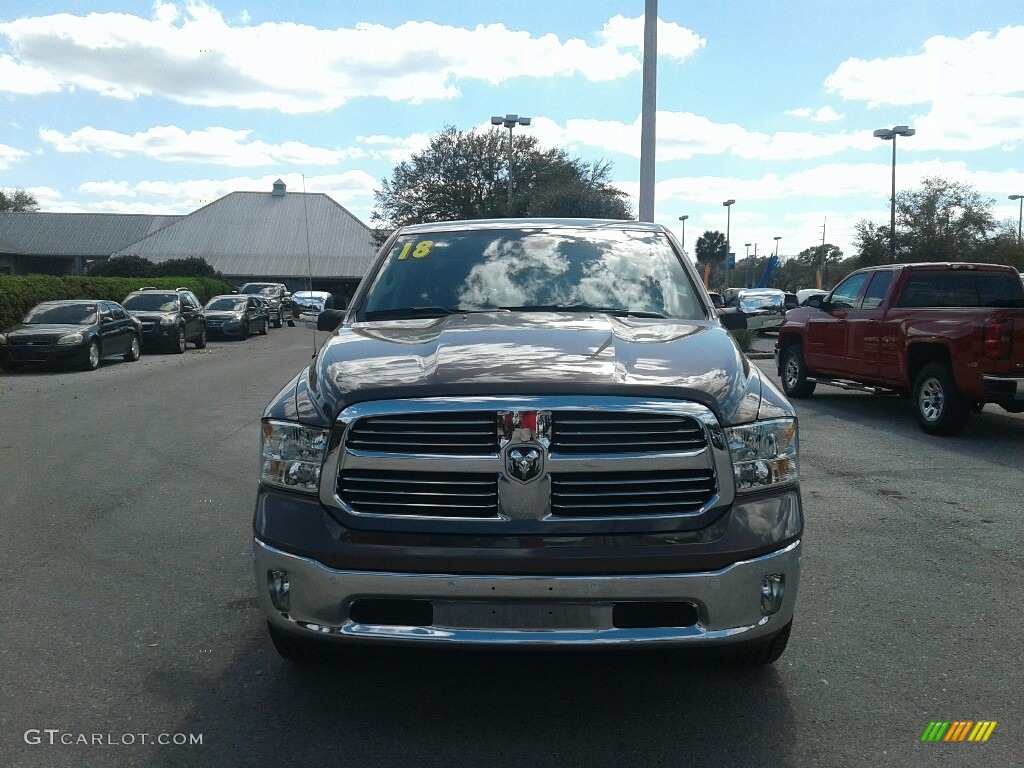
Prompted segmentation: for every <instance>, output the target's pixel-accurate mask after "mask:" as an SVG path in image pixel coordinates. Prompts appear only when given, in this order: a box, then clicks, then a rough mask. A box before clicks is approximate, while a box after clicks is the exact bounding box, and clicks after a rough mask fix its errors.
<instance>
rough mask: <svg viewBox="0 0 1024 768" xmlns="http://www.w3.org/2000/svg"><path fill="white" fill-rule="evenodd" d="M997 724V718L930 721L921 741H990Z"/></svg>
mask: <svg viewBox="0 0 1024 768" xmlns="http://www.w3.org/2000/svg"><path fill="white" fill-rule="evenodd" d="M996 725H997V723H996V721H995V720H978V721H974V720H954V721H952V722H950V721H949V720H945V721H941V720H940V721H937V722H931V723H928V727H927V728H925V729H924V733H922V734H921V741H988V737H989V736H991V735H992V731H994V730H995V729H996Z"/></svg>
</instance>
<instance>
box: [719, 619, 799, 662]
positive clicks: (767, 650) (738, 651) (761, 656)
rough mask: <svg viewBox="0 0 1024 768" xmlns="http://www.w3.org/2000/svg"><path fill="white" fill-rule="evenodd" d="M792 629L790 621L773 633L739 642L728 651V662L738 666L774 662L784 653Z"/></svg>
mask: <svg viewBox="0 0 1024 768" xmlns="http://www.w3.org/2000/svg"><path fill="white" fill-rule="evenodd" d="M792 630H793V622H792V621H790V622H789V624H787V625H786V626H784V627H783V628H782V629H780V630H779V631H778V632H776V633H775V634H772V635H768V636H767V637H759V638H758V639H757V640H748V641H747V642H745V643H740V644H739V645H737V646H735V647H734V648H733V649H731V650H730V651H729V656H728V659H729V661H730V663H732V664H735V665H736V666H740V667H763V666H766V665H768V664H774V663H775V662H776V661H778V660H779V657H781V656H782V654H783V653H785V651H786V646H787V645H788V644H789V633H790V632H791V631H792Z"/></svg>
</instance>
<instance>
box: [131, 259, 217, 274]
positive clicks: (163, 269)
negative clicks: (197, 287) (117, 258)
mask: <svg viewBox="0 0 1024 768" xmlns="http://www.w3.org/2000/svg"><path fill="white" fill-rule="evenodd" d="M125 258H127V257H125ZM221 276H222V275H221V274H220V272H218V271H217V270H215V269H214V268H213V265H211V264H210V262H208V261H207V260H206V259H203V258H200V257H199V256H190V257H189V258H187V259H168V260H167V261H161V262H159V263H158V264H154V265H153V266H152V267H151V268H150V270H149V275H148V277H212V278H220V277H221ZM140 277H147V275H140Z"/></svg>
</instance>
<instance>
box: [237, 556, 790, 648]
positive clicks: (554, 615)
mask: <svg viewBox="0 0 1024 768" xmlns="http://www.w3.org/2000/svg"><path fill="white" fill-rule="evenodd" d="M253 550H254V555H255V557H254V560H255V575H256V584H257V592H258V595H259V600H260V604H261V606H262V607H263V609H264V611H265V613H266V615H267V617H268V620H269V621H270V622H271V623H272V624H274V625H276V626H278V627H280V628H282V629H284V630H287V631H291V632H293V633H297V634H301V635H305V636H307V637H316V638H324V639H329V640H339V641H344V640H352V641H365V642H377V643H384V642H413V643H420V644H436V645H448V644H454V643H457V644H467V645H480V646H501V645H506V646H619V645H633V644H644V645H679V646H691V647H699V646H711V645H723V644H727V643H731V642H739V641H743V640H748V639H754V638H757V637H761V636H764V635H767V634H770V633H772V632H774V631H776V630H778V629H781V628H782V627H783V626H784V625H785V624H787V623H788V622H789V621H790V620H791V619H792V617H793V606H794V604H795V602H796V595H797V591H798V587H799V582H800V554H801V544H800V542H799V541H796V542H794V543H793V544H790V545H789V546H788V547H786V548H784V549H781V550H779V551H777V552H773V553H770V554H768V555H764V556H761V557H757V558H753V559H750V560H744V561H740V562H737V563H734V564H732V565H730V566H728V567H726V568H723V569H721V570H718V571H711V572H704V573H679V574H643V575H625V576H488V575H478V576H464V575H447V574H407V573H371V572H357V571H343V570H334V569H331V568H327V567H326V566H324V565H322V564H321V563H318V562H316V561H314V560H311V559H308V558H304V557H298V556H296V555H291V554H289V553H287V552H283V551H281V550H278V549H275V548H273V547H270V546H268V545H266V544H264V543H263V542H261V541H260V540H259V539H255V540H254V543H253ZM275 573H276V574H277V575H278V581H277V584H278V585H279V584H280V574H281V573H285V574H287V582H288V589H287V602H286V603H285V604H283V605H284V607H286V610H283V609H282V607H281V605H282V603H281V598H280V590H278V592H277V598H276V599H277V601H278V603H279V605H275V599H274V598H273V597H272V592H274V590H273V589H272V587H271V574H275ZM770 576H779V577H781V579H782V582H781V583H782V589H781V594H778V593H777V594H776V595H775V597H776V600H775V602H774V604H772V601H771V600H767V598H766V597H764V596H763V595H762V590H763V587H764V585H765V580H766V577H770ZM375 599H380V600H395V599H398V600H403V601H425V602H427V603H429V604H430V605H431V606H432V609H433V610H432V616H433V619H432V622H433V623H432V624H430V625H429V626H410V625H402V624H390V623H389V624H370V623H357V622H355V621H353V620H352V619H351V618H350V616H349V610H350V607H351V606H352V605H353V603H354V602H355V601H358V600H375ZM637 602H650V603H660V602H672V603H677V604H678V603H688V604H691V605H692V606H693V608H694V609H695V613H694V616H695V617H696V621H695V623H693V624H692V625H690V626H648V627H629V628H623V627H617V626H615V624H614V623H613V611H614V609H615V606H616V605H619V604H623V603H637ZM766 606H767V607H766ZM773 611H774V612H773Z"/></svg>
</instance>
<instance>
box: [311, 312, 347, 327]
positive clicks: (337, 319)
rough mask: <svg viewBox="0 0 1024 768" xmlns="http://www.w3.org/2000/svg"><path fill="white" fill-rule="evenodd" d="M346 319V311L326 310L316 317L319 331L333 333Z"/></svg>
mask: <svg viewBox="0 0 1024 768" xmlns="http://www.w3.org/2000/svg"><path fill="white" fill-rule="evenodd" d="M344 319H345V311H344V310H341V309H325V310H323V311H322V312H321V313H320V314H319V315H317V316H316V329H317V330H318V331H333V330H335V329H336V328H337V327H338V326H339V325H341V321H342V320H344Z"/></svg>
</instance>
